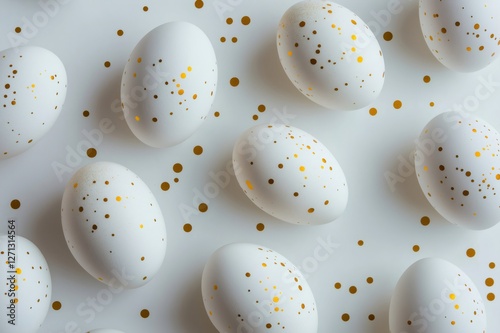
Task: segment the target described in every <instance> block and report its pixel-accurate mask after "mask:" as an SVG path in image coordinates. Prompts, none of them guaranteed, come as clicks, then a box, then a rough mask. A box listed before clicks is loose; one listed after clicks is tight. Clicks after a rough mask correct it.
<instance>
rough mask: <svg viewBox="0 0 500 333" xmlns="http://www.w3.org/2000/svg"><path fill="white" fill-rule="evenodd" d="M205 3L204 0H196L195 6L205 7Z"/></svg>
mask: <svg viewBox="0 0 500 333" xmlns="http://www.w3.org/2000/svg"><path fill="white" fill-rule="evenodd" d="M203 5H204V3H203V1H202V0H196V1H195V2H194V6H195V7H196V8H198V9H201V8H203Z"/></svg>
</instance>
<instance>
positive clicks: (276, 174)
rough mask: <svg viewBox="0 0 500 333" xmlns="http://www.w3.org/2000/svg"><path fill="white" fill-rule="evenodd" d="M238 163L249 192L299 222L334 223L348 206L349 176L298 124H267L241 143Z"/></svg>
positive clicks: (257, 202)
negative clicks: (297, 126) (346, 176)
mask: <svg viewBox="0 0 500 333" xmlns="http://www.w3.org/2000/svg"><path fill="white" fill-rule="evenodd" d="M233 166H234V171H235V175H236V178H237V180H238V183H239V185H240V187H241V188H242V189H243V191H244V192H245V194H246V195H247V197H248V198H249V199H250V200H251V201H252V202H253V203H254V204H255V205H257V206H258V207H259V208H260V209H262V210H263V211H265V212H267V213H268V214H270V215H272V216H274V217H276V218H278V219H280V220H283V221H286V222H289V223H294V224H302V225H319V224H325V223H329V222H332V221H333V220H335V219H337V218H338V217H340V216H341V215H342V214H343V212H344V211H345V209H346V206H347V199H348V187H347V180H346V178H345V175H344V172H343V170H342V168H341V167H340V165H339V163H338V162H337V160H336V159H335V157H334V156H333V155H332V153H331V152H330V151H329V150H328V148H327V147H325V146H324V145H323V144H322V143H321V142H319V141H318V140H317V139H315V138H314V137H313V136H311V135H310V134H309V133H306V132H304V131H302V130H300V129H298V128H295V127H291V126H284V125H281V126H276V125H268V124H261V125H257V126H255V127H252V128H250V129H248V130H247V131H246V132H244V133H243V134H242V135H241V136H240V138H239V140H238V141H237V142H236V143H235V145H234V149H233Z"/></svg>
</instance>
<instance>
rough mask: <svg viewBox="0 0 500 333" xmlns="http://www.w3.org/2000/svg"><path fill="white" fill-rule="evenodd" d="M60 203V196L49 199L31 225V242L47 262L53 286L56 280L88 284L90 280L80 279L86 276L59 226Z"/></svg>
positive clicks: (55, 284)
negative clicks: (32, 232) (32, 231)
mask: <svg viewBox="0 0 500 333" xmlns="http://www.w3.org/2000/svg"><path fill="white" fill-rule="evenodd" d="M61 201H62V195H61V196H59V195H58V196H54V197H53V198H50V202H49V204H48V205H46V206H45V207H44V210H43V211H42V212H41V213H40V214H39V215H38V218H37V220H36V221H35V223H34V224H33V226H34V231H35V232H34V234H33V236H32V237H31V241H32V242H33V243H35V244H36V245H37V247H38V248H39V249H40V251H41V252H42V253H43V255H44V257H45V259H46V260H47V264H48V266H49V269H50V271H51V277H52V284H53V285H54V286H57V285H58V284H57V281H58V279H64V280H67V281H74V284H75V285H81V284H82V283H87V282H88V283H90V282H91V281H90V279H85V278H82V277H87V275H88V274H87V272H86V271H85V270H84V269H83V268H82V267H81V266H80V265H79V264H78V263H77V262H76V260H75V258H74V257H73V255H72V254H71V252H70V250H69V248H68V246H67V244H66V239H65V238H64V233H63V230H62V224H61ZM85 281H87V282H85Z"/></svg>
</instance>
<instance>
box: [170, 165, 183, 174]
mask: <svg viewBox="0 0 500 333" xmlns="http://www.w3.org/2000/svg"><path fill="white" fill-rule="evenodd" d="M172 169H173V170H174V172H175V173H181V172H182V169H183V167H182V164H180V163H175V164H174V166H173V167H172Z"/></svg>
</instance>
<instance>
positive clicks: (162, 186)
mask: <svg viewBox="0 0 500 333" xmlns="http://www.w3.org/2000/svg"><path fill="white" fill-rule="evenodd" d="M160 187H161V189H162V190H163V191H168V190H169V189H170V184H169V183H167V182H163V183H161V185H160Z"/></svg>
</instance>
